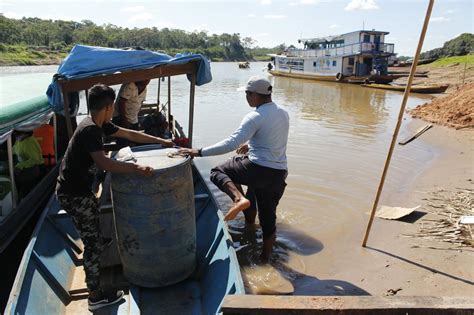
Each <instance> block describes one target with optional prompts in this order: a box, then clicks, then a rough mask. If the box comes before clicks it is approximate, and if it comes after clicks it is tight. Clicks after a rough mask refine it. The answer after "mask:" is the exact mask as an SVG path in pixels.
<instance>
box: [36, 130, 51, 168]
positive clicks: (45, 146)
mask: <svg viewBox="0 0 474 315" xmlns="http://www.w3.org/2000/svg"><path fill="white" fill-rule="evenodd" d="M33 135H34V136H35V138H36V139H37V140H38V142H39V144H40V146H41V150H42V151H43V157H44V164H45V165H47V166H53V165H55V164H56V159H55V156H54V127H53V126H51V125H42V126H41V127H39V128H36V129H35V130H34V131H33Z"/></svg>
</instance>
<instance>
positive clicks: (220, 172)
mask: <svg viewBox="0 0 474 315" xmlns="http://www.w3.org/2000/svg"><path fill="white" fill-rule="evenodd" d="M239 90H243V91H245V94H246V97H247V102H248V104H249V106H250V107H252V108H255V110H254V111H252V112H250V113H249V114H247V115H246V116H245V117H244V119H243V120H242V122H241V124H240V126H239V127H238V128H237V130H236V131H234V133H233V134H232V135H230V136H229V137H228V138H227V139H224V140H222V141H220V142H218V143H216V144H214V145H212V146H209V147H204V148H201V149H184V148H183V149H181V150H180V152H181V153H185V154H189V155H191V156H212V155H221V154H225V153H228V152H231V151H233V150H236V149H237V153H239V154H238V155H236V156H234V157H233V158H231V159H229V160H228V161H226V162H225V163H223V164H221V165H219V166H217V167H215V168H213V169H212V170H211V181H212V182H213V183H214V184H215V185H216V186H217V187H219V189H220V190H222V191H223V192H225V193H226V194H227V195H228V196H229V197H230V198H231V199H232V201H233V205H232V206H231V208H230V209H229V211H228V212H227V214H226V215H225V217H224V220H226V221H228V220H232V219H234V218H235V217H236V216H237V214H238V213H239V212H240V211H244V215H245V221H246V222H247V223H249V224H253V223H254V222H255V216H256V209H257V208H258V217H259V220H260V225H261V227H262V231H263V250H262V254H261V255H260V258H261V259H262V261H264V262H266V261H268V260H269V258H270V254H271V252H272V248H273V244H274V243H275V232H276V207H277V205H278V202H279V201H280V198H281V197H282V196H283V192H284V190H285V186H286V183H285V180H286V176H287V174H288V171H287V160H286V145H287V142H288V129H289V116H288V113H287V112H286V111H285V110H284V109H283V108H281V107H279V106H278V105H276V104H275V103H274V102H273V101H272V96H271V94H272V86H271V84H270V82H269V81H268V80H267V79H265V78H262V77H258V76H254V77H251V78H250V79H249V81H248V82H247V85H246V86H244V87H242V88H240V89H239ZM240 185H246V186H247V187H248V190H247V195H246V196H244V195H243V193H242V188H241V186H240Z"/></svg>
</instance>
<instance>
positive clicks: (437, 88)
mask: <svg viewBox="0 0 474 315" xmlns="http://www.w3.org/2000/svg"><path fill="white" fill-rule="evenodd" d="M361 85H362V86H363V87H368V88H374V89H383V90H390V91H400V92H404V91H405V86H397V85H389V84H361ZM448 87H449V85H448V84H442V85H412V87H411V89H410V92H411V93H423V94H435V93H444V91H446V89H447V88H448Z"/></svg>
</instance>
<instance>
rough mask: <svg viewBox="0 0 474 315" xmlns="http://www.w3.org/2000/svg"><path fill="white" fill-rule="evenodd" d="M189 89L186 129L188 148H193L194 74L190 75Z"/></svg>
mask: <svg viewBox="0 0 474 315" xmlns="http://www.w3.org/2000/svg"><path fill="white" fill-rule="evenodd" d="M190 85H191V87H190V91H189V127H188V137H189V147H190V148H192V147H193V125H194V94H195V90H196V73H193V74H192V75H191V84H190Z"/></svg>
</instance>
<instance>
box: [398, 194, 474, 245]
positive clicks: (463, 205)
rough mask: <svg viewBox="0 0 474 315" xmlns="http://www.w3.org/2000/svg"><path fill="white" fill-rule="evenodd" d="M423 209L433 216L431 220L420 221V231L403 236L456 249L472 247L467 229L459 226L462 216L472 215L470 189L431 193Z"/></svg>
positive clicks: (472, 206) (473, 202)
mask: <svg viewBox="0 0 474 315" xmlns="http://www.w3.org/2000/svg"><path fill="white" fill-rule="evenodd" d="M430 195H431V196H430V197H427V198H423V200H425V201H426V204H425V206H424V209H425V210H426V211H428V212H429V213H431V214H433V215H435V218H434V219H433V218H432V219H429V218H428V219H424V220H422V221H421V226H420V229H419V231H418V232H417V233H415V234H405V235H403V236H406V237H416V238H424V239H428V240H436V241H441V242H445V243H449V244H451V246H452V245H456V246H457V248H461V247H465V246H469V247H474V240H473V239H472V237H471V233H470V231H469V228H468V227H467V226H466V225H463V224H459V220H460V218H461V217H462V216H466V215H474V198H473V197H474V193H473V190H472V189H469V188H462V189H458V190H457V191H455V192H452V193H449V192H447V191H445V190H443V189H439V190H437V191H434V192H431V193H430Z"/></svg>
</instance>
